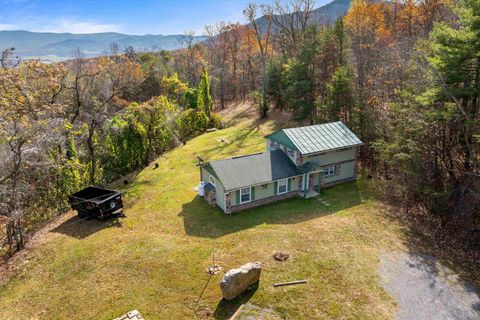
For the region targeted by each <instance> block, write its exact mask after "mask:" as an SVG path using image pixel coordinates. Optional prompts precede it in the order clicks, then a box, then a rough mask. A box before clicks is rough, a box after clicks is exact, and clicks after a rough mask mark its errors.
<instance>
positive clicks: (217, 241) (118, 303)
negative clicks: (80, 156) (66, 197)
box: [0, 108, 405, 319]
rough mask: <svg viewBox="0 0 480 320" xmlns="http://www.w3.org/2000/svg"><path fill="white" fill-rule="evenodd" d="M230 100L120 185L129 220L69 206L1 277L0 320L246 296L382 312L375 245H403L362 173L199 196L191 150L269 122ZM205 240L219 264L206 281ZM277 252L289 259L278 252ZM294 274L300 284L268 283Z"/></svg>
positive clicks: (347, 311) (200, 313)
mask: <svg viewBox="0 0 480 320" xmlns="http://www.w3.org/2000/svg"><path fill="white" fill-rule="evenodd" d="M239 110H241V111H240V112H238V113H236V114H234V115H230V116H229V117H230V119H227V120H230V122H229V123H230V126H228V127H227V128H226V129H223V130H219V131H216V132H211V133H207V134H204V135H202V136H199V137H197V138H195V139H193V140H191V141H189V142H188V143H187V144H186V145H184V146H181V147H179V148H177V149H175V150H173V151H171V152H168V153H166V154H165V155H164V156H162V157H161V158H159V159H158V160H157V162H158V164H159V168H157V169H154V166H153V165H152V166H150V167H148V168H146V169H145V170H143V171H142V172H140V173H139V174H138V175H137V177H136V178H135V180H134V181H133V182H132V183H131V184H129V185H128V186H127V187H126V188H125V190H124V191H125V192H126V195H125V203H126V209H125V213H126V215H127V218H126V219H124V220H119V221H117V220H106V221H98V220H89V221H79V219H78V218H77V217H76V216H75V215H74V214H73V213H67V218H64V219H63V220H64V222H63V223H61V224H59V225H58V226H57V227H55V228H54V229H53V230H51V231H50V232H49V233H48V234H47V235H46V236H45V237H44V240H43V241H42V243H41V244H39V245H37V246H36V248H35V249H33V250H32V251H31V253H30V254H29V257H28V259H25V262H24V263H23V265H22V266H21V267H19V271H18V272H17V274H16V275H15V276H13V277H12V278H11V279H10V280H9V281H7V282H6V283H4V284H3V285H2V286H1V287H0V319H112V318H114V317H117V316H119V315H121V314H124V313H125V312H127V311H129V310H133V309H138V310H139V311H140V312H141V313H142V315H143V316H144V317H145V318H146V319H191V318H196V317H198V318H209V317H211V318H217V319H225V318H228V316H230V315H232V314H233V313H234V312H235V310H236V309H237V308H238V306H240V305H241V304H242V303H245V302H246V301H249V302H250V303H253V304H255V305H258V306H263V307H269V308H271V309H274V310H275V311H276V312H277V313H279V314H280V315H281V316H283V317H284V318H288V319H322V318H327V319H328V318H348V319H366V318H370V319H384V318H391V317H392V315H393V314H394V312H395V310H396V306H395V302H394V301H393V299H392V298H391V297H390V296H389V295H388V294H387V293H386V292H385V291H384V290H383V289H382V288H381V286H380V284H379V279H378V274H377V265H378V262H379V255H380V253H381V252H383V251H384V250H390V249H398V248H400V247H401V246H402V240H403V239H404V238H405V235H404V233H405V230H404V229H403V228H401V227H399V226H398V225H397V224H396V223H394V222H392V221H391V220H390V219H388V218H387V217H386V216H385V215H384V214H383V210H384V209H383V207H382V206H381V204H380V203H378V202H377V201H375V200H374V199H372V198H370V197H369V193H368V191H367V190H368V187H367V183H366V182H365V181H363V180H362V179H359V180H358V181H357V182H355V183H349V184H345V185H341V186H337V187H333V188H330V189H326V190H323V192H322V195H321V196H320V197H317V198H311V199H300V198H299V199H292V200H288V201H284V202H280V203H277V204H273V205H269V206H265V207H262V208H257V209H253V210H249V211H245V212H241V213H238V214H235V215H224V214H223V213H222V212H221V211H220V210H219V209H217V208H214V207H211V206H209V205H208V204H207V203H205V201H203V200H202V199H199V198H198V197H197V196H196V193H195V191H194V190H193V188H194V186H195V185H196V184H197V183H198V180H199V169H198V168H197V167H196V166H195V164H196V163H197V156H201V157H203V158H205V159H218V158H223V157H230V156H234V155H240V154H247V153H251V152H258V151H262V150H263V149H264V141H263V137H264V135H265V134H267V133H269V132H271V131H273V130H274V129H276V127H277V126H278V122H277V121H274V120H268V121H266V122H259V121H256V120H250V119H251V112H249V111H248V110H247V109H244V108H243V109H242V108H239ZM227 118H228V117H227ZM222 139H223V140H224V142H222ZM213 250H214V252H215V260H216V263H217V264H219V265H220V266H221V267H222V268H223V270H222V272H221V273H220V274H218V275H216V276H213V277H212V278H211V280H210V281H209V282H208V284H207V280H208V279H209V277H208V276H207V275H206V273H205V269H206V268H207V267H208V266H209V265H211V264H212V252H213ZM276 251H282V252H286V253H289V254H290V258H289V259H288V260H287V261H286V262H276V261H274V260H273V258H272V254H273V253H274V252H276ZM249 261H260V262H262V264H263V265H264V270H263V273H262V277H261V281H260V283H259V286H258V288H257V289H256V290H251V291H249V292H247V293H246V294H244V295H243V296H241V297H240V298H239V299H237V300H234V301H233V302H225V301H223V300H222V299H221V292H220V289H219V285H218V283H219V281H220V279H221V277H222V275H223V272H225V271H226V270H228V269H230V268H234V267H238V266H240V265H242V264H244V263H246V262H249ZM298 279H308V284H307V285H299V286H292V287H281V288H273V283H274V282H280V281H291V280H298ZM206 284H207V286H206V289H205V291H204V293H203V296H202V297H201V299H200V300H199V301H198V299H199V296H200V293H201V292H202V290H203V289H204V287H205V285H206ZM197 301H198V304H197Z"/></svg>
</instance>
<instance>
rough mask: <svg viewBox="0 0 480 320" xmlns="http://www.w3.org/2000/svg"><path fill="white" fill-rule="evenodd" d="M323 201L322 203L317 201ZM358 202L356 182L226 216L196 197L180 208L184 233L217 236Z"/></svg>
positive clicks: (305, 217) (290, 221)
mask: <svg viewBox="0 0 480 320" xmlns="http://www.w3.org/2000/svg"><path fill="white" fill-rule="evenodd" d="M321 200H323V202H322V201H321ZM360 203H362V195H361V193H360V191H359V188H358V186H357V183H356V182H351V183H347V184H344V185H339V186H335V187H332V188H329V189H323V190H322V194H321V195H320V196H319V197H314V198H310V199H303V198H293V199H289V200H284V201H279V202H277V203H274V204H270V205H265V206H262V207H257V208H253V209H249V210H245V211H241V212H238V213H234V214H230V215H226V214H224V213H223V212H222V211H221V210H220V209H218V208H216V207H212V206H210V205H209V204H207V203H206V201H205V200H204V199H203V198H200V197H198V196H196V197H195V198H193V199H192V201H190V202H189V203H186V204H184V205H183V207H182V209H183V210H182V211H181V212H180V213H179V215H180V216H182V217H183V223H184V228H185V232H186V233H187V234H188V235H191V236H197V237H204V238H218V237H221V236H224V235H227V234H231V233H235V232H238V231H241V230H245V229H249V228H252V227H254V226H257V225H260V224H296V223H300V222H303V221H306V220H309V219H314V218H319V217H322V216H326V215H329V214H332V213H335V212H338V211H341V210H344V209H347V208H351V207H354V206H356V205H359V204H360Z"/></svg>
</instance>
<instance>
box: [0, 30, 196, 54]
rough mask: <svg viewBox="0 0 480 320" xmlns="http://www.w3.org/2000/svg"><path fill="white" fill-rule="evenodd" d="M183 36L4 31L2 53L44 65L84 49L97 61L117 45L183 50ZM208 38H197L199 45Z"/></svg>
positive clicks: (0, 46) (2, 32)
mask: <svg viewBox="0 0 480 320" xmlns="http://www.w3.org/2000/svg"><path fill="white" fill-rule="evenodd" d="M179 36H180V35H151V34H147V35H142V36H136V35H128V34H122V33H115V32H105V33H92V34H72V33H50V32H30V31H0V49H4V48H11V47H14V48H16V51H17V54H18V55H19V56H20V57H22V58H24V59H28V58H39V59H42V60H44V61H61V60H66V59H69V58H71V57H72V52H73V51H74V50H76V49H77V48H80V50H82V52H83V53H84V54H85V56H86V57H94V56H98V55H100V54H102V53H103V52H105V51H107V50H108V49H109V47H110V45H111V44H112V43H113V42H115V43H117V44H118V46H119V48H120V50H123V48H125V47H127V46H132V47H134V48H135V49H136V50H137V51H142V50H151V49H155V50H161V49H165V50H173V49H178V48H180V47H181V45H180V43H179V42H178V38H179ZM203 40H205V37H203V36H198V37H195V42H200V41H203Z"/></svg>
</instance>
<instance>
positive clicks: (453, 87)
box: [429, 0, 480, 170]
mask: <svg viewBox="0 0 480 320" xmlns="http://www.w3.org/2000/svg"><path fill="white" fill-rule="evenodd" d="M457 12H458V15H459V18H460V19H459V24H457V25H453V26H450V25H447V24H445V23H443V24H438V25H437V26H436V27H435V28H434V30H433V32H432V35H431V42H430V47H431V48H432V52H431V56H430V57H429V62H430V64H431V65H432V66H433V68H434V71H435V74H434V77H436V78H437V80H438V82H439V85H440V87H441V88H442V89H441V91H440V96H439V98H440V100H444V101H445V102H452V101H453V102H454V103H455V105H456V107H457V118H458V119H460V120H461V126H462V128H461V130H460V131H461V132H462V133H463V134H462V139H461V141H460V143H461V144H462V145H463V148H464V160H463V162H464V164H463V165H464V169H465V170H470V169H471V167H472V161H473V158H474V155H473V147H472V145H473V143H474V140H473V137H474V130H475V126H478V113H479V112H478V111H479V105H480V101H479V98H480V0H463V1H461V2H460V5H459V7H458V8H457Z"/></svg>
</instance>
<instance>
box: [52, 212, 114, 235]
mask: <svg viewBox="0 0 480 320" xmlns="http://www.w3.org/2000/svg"><path fill="white" fill-rule="evenodd" d="M120 219H121V218H118V217H115V216H111V217H107V218H104V219H103V220H102V219H98V218H91V219H80V218H79V217H78V216H77V215H75V216H73V217H71V218H70V219H68V220H67V221H65V222H63V223H62V224H61V225H59V226H58V227H56V228H54V229H52V231H51V232H57V233H61V234H64V235H67V236H69V237H74V238H77V239H83V238H86V237H88V236H90V235H92V234H95V233H97V232H99V231H101V230H103V229H107V228H121V227H122V223H121V220H120Z"/></svg>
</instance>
